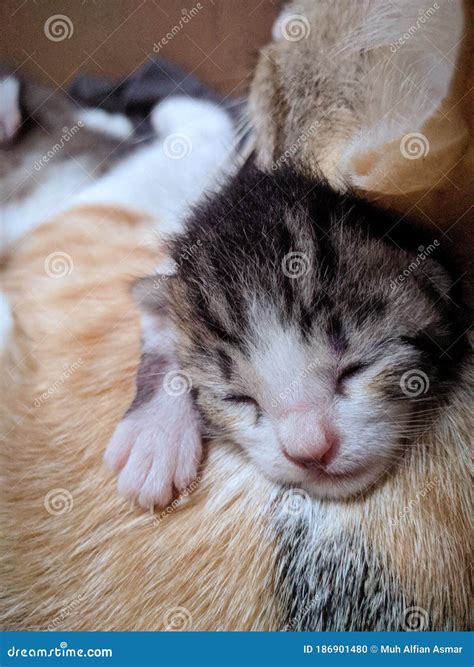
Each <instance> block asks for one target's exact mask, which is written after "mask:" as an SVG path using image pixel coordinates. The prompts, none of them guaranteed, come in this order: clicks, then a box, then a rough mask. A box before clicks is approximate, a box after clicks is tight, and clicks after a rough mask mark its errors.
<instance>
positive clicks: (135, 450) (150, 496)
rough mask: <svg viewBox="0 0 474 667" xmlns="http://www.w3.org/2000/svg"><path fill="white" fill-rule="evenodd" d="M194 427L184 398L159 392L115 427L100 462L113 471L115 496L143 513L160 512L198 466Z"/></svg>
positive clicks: (198, 439) (198, 441) (198, 447)
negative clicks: (147, 510) (133, 503)
mask: <svg viewBox="0 0 474 667" xmlns="http://www.w3.org/2000/svg"><path fill="white" fill-rule="evenodd" d="M201 453H202V446H201V433H200V429H199V422H198V419H197V416H196V414H195V412H194V407H193V405H192V401H191V398H190V397H189V395H188V394H185V395H182V396H170V395H168V394H167V393H166V392H164V391H163V390H160V391H158V392H157V393H156V394H155V396H154V397H153V398H152V399H151V400H150V401H149V402H147V403H146V404H145V405H143V406H141V407H139V408H137V409H136V410H135V411H134V412H131V413H130V414H129V415H128V416H125V417H124V419H123V420H122V421H121V422H120V424H119V425H118V426H117V428H116V430H115V433H114V434H113V436H112V439H111V441H110V442H109V445H108V447H107V451H106V453H105V457H104V459H105V462H106V464H107V466H108V467H109V468H110V469H112V470H113V471H115V472H119V477H118V491H119V493H120V494H122V495H124V496H127V497H128V498H133V499H136V500H138V503H139V504H140V505H141V506H142V507H145V508H150V507H151V506H153V505H157V506H159V507H165V506H166V505H168V504H169V503H170V502H171V501H172V499H173V495H174V493H175V492H176V491H178V492H179V491H182V490H183V489H185V488H186V487H187V486H189V484H190V483H191V482H192V481H193V480H194V479H195V477H196V475H197V471H198V467H199V464H200V461H201Z"/></svg>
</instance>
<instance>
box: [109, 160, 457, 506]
mask: <svg viewBox="0 0 474 667" xmlns="http://www.w3.org/2000/svg"><path fill="white" fill-rule="evenodd" d="M438 245H439V244H432V243H430V240H429V239H426V238H425V237H423V235H422V234H421V232H420V231H418V230H417V229H416V228H414V227H413V225H411V224H407V223H405V222H401V221H397V220H395V219H394V218H393V217H391V216H390V215H389V214H387V213H386V212H383V211H380V210H378V209H376V208H374V207H373V206H371V205H370V204H368V203H366V202H364V201H362V200H359V199H357V198H355V197H353V196H352V195H349V194H340V193H337V192H336V191H334V190H333V189H332V188H330V187H329V186H328V185H327V184H325V183H322V182H319V183H314V182H312V181H310V180H307V179H306V178H305V177H304V176H301V175H297V174H296V172H294V171H293V170H291V169H289V168H283V169H279V170H277V171H275V172H274V173H273V174H272V175H269V174H265V173H263V172H261V171H260V170H258V169H257V168H256V167H254V166H252V165H248V166H247V167H246V168H244V169H242V170H241V172H240V173H239V174H238V175H237V176H236V177H235V179H234V180H233V181H232V182H231V183H229V185H228V186H227V187H226V188H225V189H224V190H223V191H222V192H221V193H219V194H218V195H217V196H216V197H215V198H214V199H213V200H212V201H209V202H207V203H205V204H202V205H201V206H200V207H199V208H198V209H197V210H196V212H195V213H194V215H193V216H192V217H191V219H190V220H189V223H188V226H187V229H186V231H185V233H184V234H183V235H182V236H181V237H179V238H177V239H176V240H175V241H174V243H173V244H172V248H171V256H172V258H173V260H174V264H175V271H174V273H173V275H170V274H164V275H156V276H151V277H149V278H146V279H144V280H143V281H141V282H139V283H138V284H137V286H136V288H135V290H134V294H135V299H136V301H137V303H138V304H139V306H140V308H141V309H142V311H143V312H144V315H143V318H142V335H143V352H142V358H141V364H140V368H139V371H138V378H137V393H136V397H135V400H134V401H133V404H132V405H131V407H130V409H129V410H128V412H127V413H126V415H125V417H124V419H123V421H122V422H121V423H120V424H119V425H118V427H117V429H116V432H115V434H114V435H113V437H112V440H111V442H110V444H109V446H108V449H107V452H106V457H105V458H106V462H107V463H108V465H109V466H110V467H111V468H112V469H114V470H117V471H120V476H119V491H120V492H122V493H125V494H128V495H130V496H133V497H137V498H138V501H139V503H140V504H141V505H143V506H145V507H149V506H150V505H152V504H158V505H165V504H166V503H168V502H169V501H170V500H171V498H172V496H173V493H174V490H175V489H178V490H180V489H183V488H184V487H185V486H186V485H187V484H189V482H190V481H191V480H192V479H193V478H194V477H195V475H196V473H197V469H198V466H199V463H200V459H201V453H202V452H201V434H203V435H204V436H205V437H220V438H224V439H226V440H229V441H231V442H233V443H234V444H235V445H236V446H240V447H242V448H243V449H244V450H245V452H246V453H247V455H248V456H249V458H250V459H251V460H252V461H253V462H254V463H255V465H256V466H257V467H258V468H259V469H260V470H261V471H262V472H263V473H264V474H266V475H267V476H268V477H269V478H271V479H272V480H275V481H277V482H280V483H291V484H297V485H299V486H301V487H303V488H304V489H306V490H307V491H308V492H310V493H312V494H314V495H316V496H320V497H323V498H349V497H350V496H353V495H354V494H359V493H362V492H364V491H366V490H367V489H369V488H370V487H371V486H373V485H374V484H376V482H377V480H378V479H379V478H380V477H381V476H383V475H384V473H385V472H386V471H387V470H388V469H389V468H390V466H391V465H392V464H393V462H394V461H395V460H396V458H397V457H398V456H399V455H400V454H401V453H402V452H403V448H404V447H409V446H410V440H411V438H412V437H413V436H414V435H415V434H419V433H420V432H422V431H423V429H424V428H426V426H427V425H428V424H429V423H430V421H431V420H432V419H433V418H434V415H435V414H436V409H437V407H438V406H439V405H440V404H441V403H442V402H443V401H445V400H446V399H447V398H448V397H449V391H450V387H451V386H452V385H453V383H455V382H456V376H457V372H458V371H459V367H460V364H461V362H462V359H463V355H464V354H465V352H466V339H465V335H464V322H463V311H462V309H461V305H460V301H459V298H460V297H459V294H458V288H459V284H458V283H457V282H456V279H455V277H454V276H453V274H452V272H451V269H450V268H449V265H448V264H447V262H446V260H444V259H443V257H442V256H441V253H440V248H439V247H438ZM423 248H425V249H426V252H425V253H424V254H423Z"/></svg>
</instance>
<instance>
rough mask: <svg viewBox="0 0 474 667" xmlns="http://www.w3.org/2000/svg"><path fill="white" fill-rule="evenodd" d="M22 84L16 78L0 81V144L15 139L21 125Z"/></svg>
mask: <svg viewBox="0 0 474 667" xmlns="http://www.w3.org/2000/svg"><path fill="white" fill-rule="evenodd" d="M19 96H20V83H19V81H18V79H17V78H16V77H14V76H9V77H8V78H6V79H3V80H1V81H0V143H2V142H4V141H10V140H11V139H13V137H14V136H15V134H16V133H17V131H18V129H19V127H20V125H21V111H20V99H19Z"/></svg>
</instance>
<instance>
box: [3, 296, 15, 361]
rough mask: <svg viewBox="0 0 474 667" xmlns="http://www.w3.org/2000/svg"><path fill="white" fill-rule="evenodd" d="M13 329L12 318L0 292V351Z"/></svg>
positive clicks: (6, 301) (8, 306) (4, 298)
mask: <svg viewBox="0 0 474 667" xmlns="http://www.w3.org/2000/svg"><path fill="white" fill-rule="evenodd" d="M12 329H13V317H12V312H11V308H10V304H9V302H8V299H7V297H6V296H5V294H4V293H3V292H0V351H1V350H3V349H4V348H5V347H6V345H7V342H8V340H9V338H10V335H11V332H12Z"/></svg>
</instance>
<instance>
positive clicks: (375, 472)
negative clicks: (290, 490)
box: [301, 465, 385, 500]
mask: <svg viewBox="0 0 474 667" xmlns="http://www.w3.org/2000/svg"><path fill="white" fill-rule="evenodd" d="M384 472H385V466H383V465H379V466H377V465H372V466H371V467H370V469H367V468H358V469H354V470H352V471H350V472H345V473H341V474H337V473H328V472H324V471H323V470H321V471H318V472H317V474H314V475H312V479H311V480H308V479H305V480H304V481H302V484H301V488H303V489H304V490H305V491H307V492H308V493H309V494H310V495H312V496H314V497H316V498H322V499H326V500H349V499H351V498H352V499H354V498H356V497H357V496H362V495H364V494H365V493H367V492H369V491H370V490H371V489H372V488H373V487H375V486H376V485H377V484H378V483H379V482H380V480H381V478H382V477H383V476H384Z"/></svg>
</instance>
